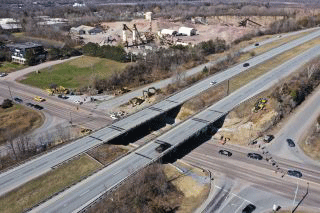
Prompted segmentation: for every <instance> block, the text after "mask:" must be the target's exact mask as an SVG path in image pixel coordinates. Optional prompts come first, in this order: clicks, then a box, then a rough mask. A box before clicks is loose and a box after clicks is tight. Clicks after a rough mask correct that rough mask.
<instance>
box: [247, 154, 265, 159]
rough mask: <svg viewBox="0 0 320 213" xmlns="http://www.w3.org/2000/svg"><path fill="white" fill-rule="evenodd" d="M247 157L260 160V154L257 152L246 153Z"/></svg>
mask: <svg viewBox="0 0 320 213" xmlns="http://www.w3.org/2000/svg"><path fill="white" fill-rule="evenodd" d="M248 157H249V158H252V159H255V160H262V156H261V155H260V154H257V153H248Z"/></svg>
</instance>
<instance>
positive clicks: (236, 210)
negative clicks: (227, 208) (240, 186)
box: [235, 200, 247, 213]
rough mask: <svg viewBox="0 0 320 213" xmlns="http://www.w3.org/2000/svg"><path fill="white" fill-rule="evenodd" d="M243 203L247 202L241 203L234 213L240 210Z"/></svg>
mask: <svg viewBox="0 0 320 213" xmlns="http://www.w3.org/2000/svg"><path fill="white" fill-rule="evenodd" d="M245 202H247V201H245V200H244V201H243V202H242V203H241V205H240V206H239V208H237V210H236V211H235V213H237V212H238V211H239V210H240V208H241V206H242V205H243V204H244V203H245Z"/></svg>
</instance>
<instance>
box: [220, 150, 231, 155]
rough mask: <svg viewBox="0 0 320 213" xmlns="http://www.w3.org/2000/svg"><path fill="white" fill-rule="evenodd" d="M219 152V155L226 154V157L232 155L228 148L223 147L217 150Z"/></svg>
mask: <svg viewBox="0 0 320 213" xmlns="http://www.w3.org/2000/svg"><path fill="white" fill-rule="evenodd" d="M219 154H220V155H225V156H228V157H230V156H231V155H232V153H231V152H229V151H228V150H224V149H221V150H219Z"/></svg>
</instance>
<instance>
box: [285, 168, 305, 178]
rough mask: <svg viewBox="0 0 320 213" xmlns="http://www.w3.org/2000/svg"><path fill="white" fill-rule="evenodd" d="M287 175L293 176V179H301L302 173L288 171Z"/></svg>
mask: <svg viewBox="0 0 320 213" xmlns="http://www.w3.org/2000/svg"><path fill="white" fill-rule="evenodd" d="M288 175H290V176H293V177H297V178H301V177H302V173H301V172H300V171H298V170H293V169H292V170H290V169H289V170H288Z"/></svg>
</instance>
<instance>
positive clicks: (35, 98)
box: [33, 96, 46, 102]
mask: <svg viewBox="0 0 320 213" xmlns="http://www.w3.org/2000/svg"><path fill="white" fill-rule="evenodd" d="M33 100H35V101H38V102H43V101H45V100H46V99H44V98H41V97H40V96H36V97H34V98H33Z"/></svg>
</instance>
